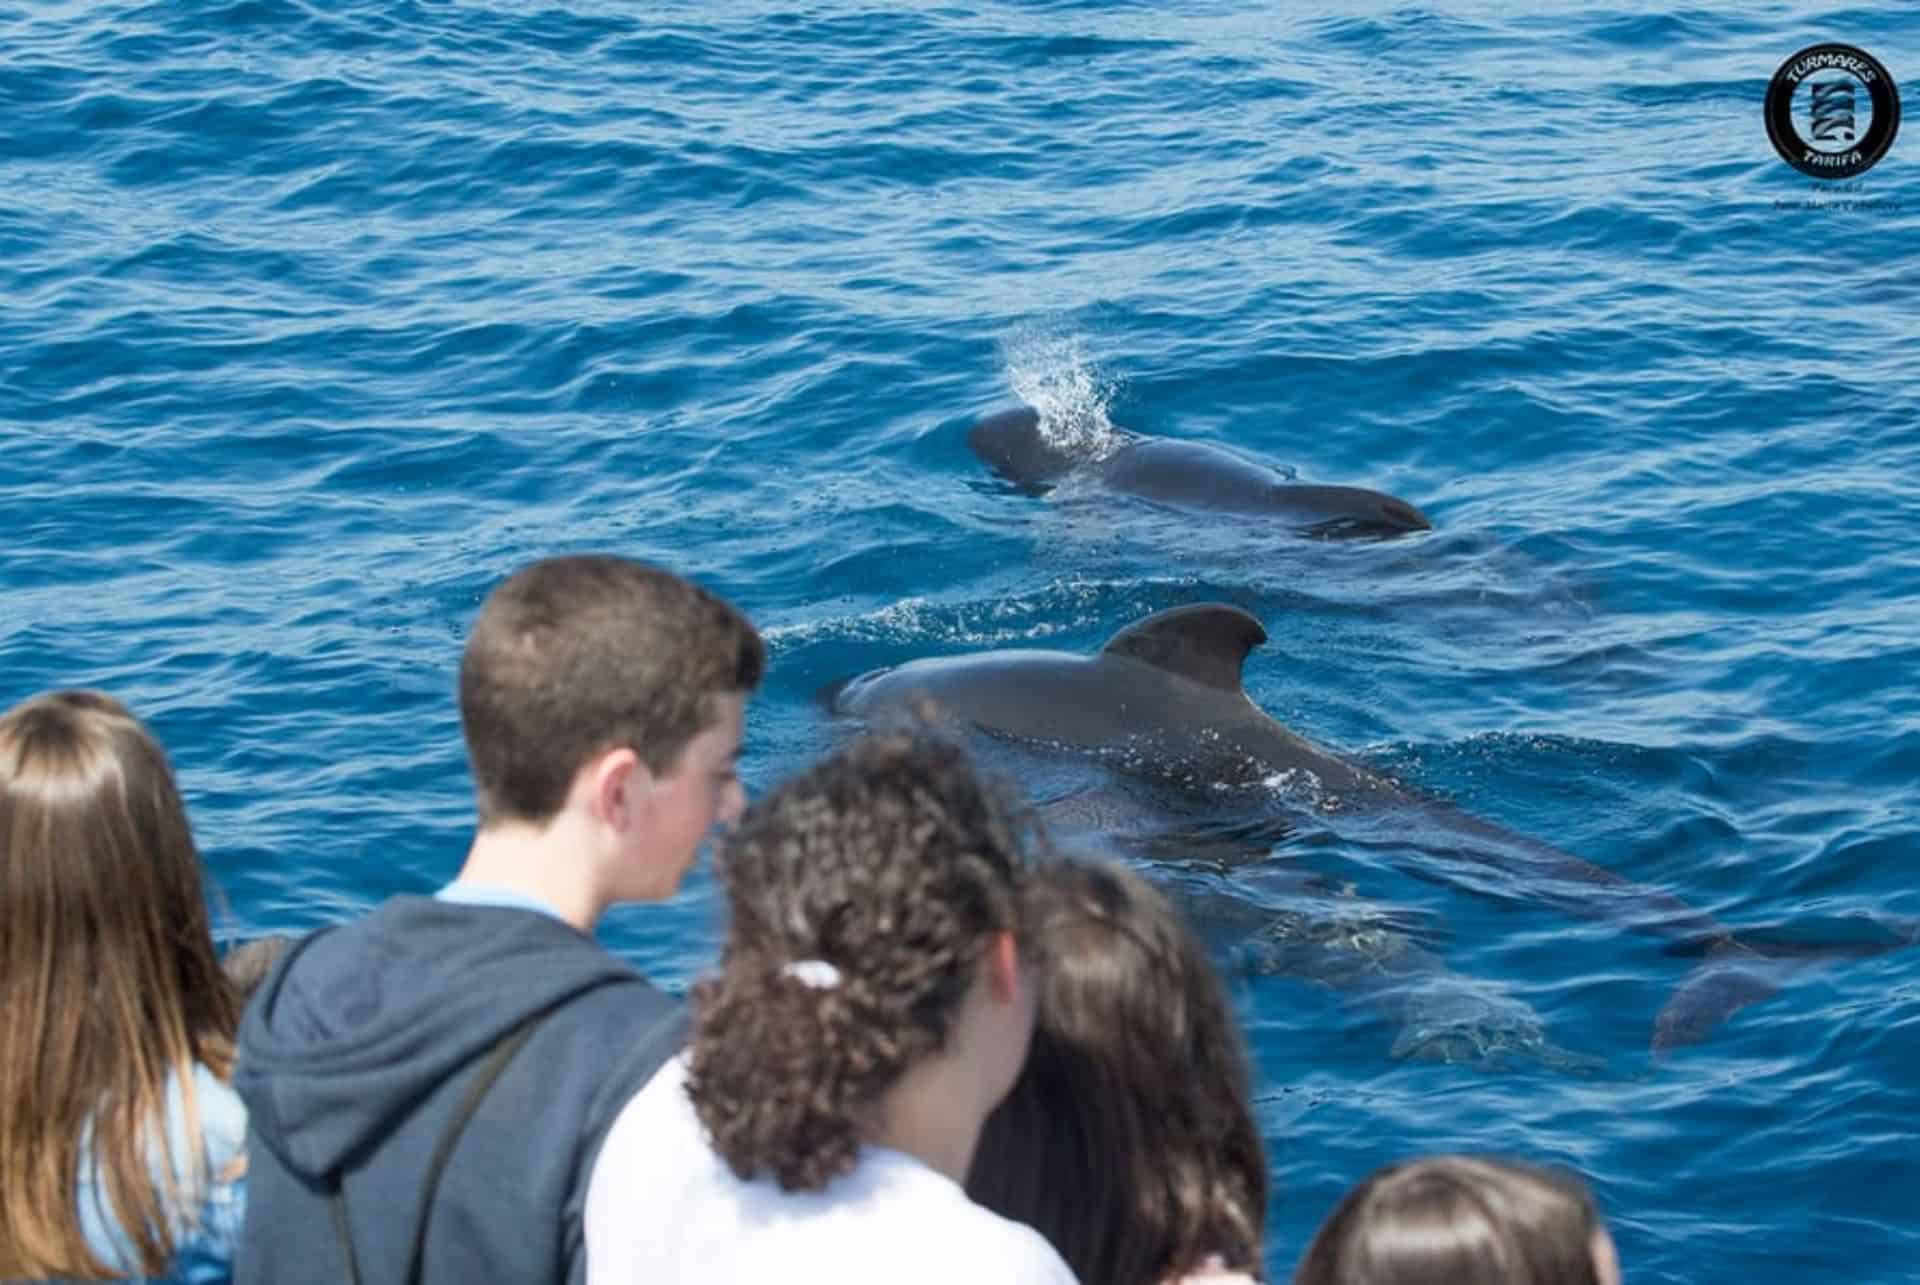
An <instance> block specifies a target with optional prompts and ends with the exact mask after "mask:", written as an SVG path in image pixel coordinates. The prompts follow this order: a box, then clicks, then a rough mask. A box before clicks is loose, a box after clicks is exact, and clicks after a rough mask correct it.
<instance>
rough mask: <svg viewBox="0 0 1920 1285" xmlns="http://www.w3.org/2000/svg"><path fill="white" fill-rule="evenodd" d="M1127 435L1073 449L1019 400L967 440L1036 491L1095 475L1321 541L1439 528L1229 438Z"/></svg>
mask: <svg viewBox="0 0 1920 1285" xmlns="http://www.w3.org/2000/svg"><path fill="white" fill-rule="evenodd" d="M1117 438H1118V442H1119V445H1118V448H1117V449H1114V450H1112V451H1109V452H1108V453H1106V454H1103V455H1099V456H1097V457H1094V456H1090V455H1087V454H1085V453H1083V452H1076V451H1073V450H1069V449H1068V448H1067V447H1065V446H1063V445H1061V444H1059V443H1057V442H1055V441H1054V440H1052V439H1051V438H1049V437H1048V436H1047V434H1046V433H1045V432H1044V431H1043V428H1042V425H1041V422H1040V414H1039V412H1038V411H1036V410H1034V409H1033V408H1032V407H1029V406H1019V407H1015V408H1013V409H1011V410H1005V411H1001V412H999V413H997V414H994V415H989V416H987V418H985V419H983V420H981V421H980V422H979V423H977V424H975V425H974V426H973V428H972V429H971V430H969V431H968V433H967V445H968V446H970V447H971V448H972V450H973V453H974V454H975V455H978V456H979V457H980V458H981V460H983V461H984V462H985V463H986V464H987V466H988V467H989V468H991V469H992V470H993V471H994V472H995V473H996V474H998V475H999V476H1000V477H1002V478H1004V479H1005V480H1007V481H1009V482H1012V483H1013V484H1015V485H1016V486H1020V487H1023V488H1025V489H1027V490H1031V491H1045V490H1047V489H1049V488H1051V487H1053V486H1055V485H1057V484H1059V483H1060V482H1063V481H1065V480H1066V479H1068V478H1069V477H1075V478H1086V479H1088V480H1090V481H1092V482H1095V483H1097V484H1098V485H1099V486H1101V487H1103V488H1104V489H1106V490H1108V491H1112V492H1115V493H1117V494H1123V495H1135V496H1139V497H1140V498H1141V499H1145V500H1152V501H1154V502H1156V503H1159V504H1166V505H1170V506H1173V507H1176V508H1194V509H1205V510H1209V511H1212V512H1221V513H1244V514H1249V515H1253V516H1259V517H1271V518H1275V519H1277V520H1279V521H1281V522H1284V523H1286V524H1287V525H1288V526H1290V527H1292V528H1293V529H1294V530H1296V531H1298V532H1300V533H1301V534H1302V535H1307V536H1312V537H1315V538H1318V539H1352V538H1375V539H1378V538H1381V537H1385V536H1394V535H1405V534H1407V533H1408V532H1412V531H1427V530H1431V529H1432V527H1433V523H1431V522H1429V521H1428V520H1427V516H1426V514H1424V513H1422V512H1420V510H1418V509H1416V508H1414V507H1413V506H1412V505H1411V504H1408V503H1407V502H1406V501H1405V500H1402V499H1398V498H1396V497H1395V496H1391V495H1386V494H1383V493H1382V492H1379V491H1370V490H1367V489H1366V488H1365V487H1358V486H1318V485H1312V484H1309V483H1305V482H1295V481H1293V480H1292V479H1291V478H1289V477H1288V476H1287V475H1286V474H1284V473H1281V472H1280V471H1279V470H1277V469H1274V468H1272V467H1270V466H1268V465H1265V464H1261V463H1258V462H1257V461H1254V460H1250V459H1248V458H1246V457H1245V456H1243V455H1240V454H1237V453H1236V452H1234V451H1230V450H1228V449H1227V448H1225V447H1222V446H1214V445H1212V444H1210V443H1207V442H1181V441H1173V440H1171V439H1168V438H1160V437H1145V436H1142V435H1141V434H1138V433H1128V432H1121V433H1119V434H1118V435H1117Z"/></svg>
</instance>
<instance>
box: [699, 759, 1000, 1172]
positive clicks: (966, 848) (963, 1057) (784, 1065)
mask: <svg viewBox="0 0 1920 1285" xmlns="http://www.w3.org/2000/svg"><path fill="white" fill-rule="evenodd" d="M716 865H717V869H718V871H719V875H720V879H721V881H722V883H723V884H724V885H725V888H726V892H727V901H728V906H729V908H730V910H731V912H732V922H731V925H730V928H729V932H728V938H727V945H726V950H725V954H724V956H723V959H722V962H721V969H720V972H719V975H718V976H716V977H713V978H711V979H709V980H706V981H703V982H701V983H700V984H699V985H698V986H696V987H695V989H694V993H693V1007H694V1028H693V1036H692V1040H691V1046H690V1069H689V1077H688V1079H689V1092H690V1096H691V1097H692V1099H693V1102H694V1105H695V1107H696V1109H697V1110H698V1112H699V1115H700V1118H701V1121H702V1122H703V1124H704V1125H705V1127H706V1130H707V1133H708V1136H709V1138H710V1140H711V1141H712V1144H713V1147H714V1150H715V1151H716V1152H718V1153H719V1155H720V1156H721V1157H722V1158H724V1159H725V1160H726V1162H727V1164H728V1165H729V1167H731V1168H732V1169H733V1171H734V1172H735V1173H736V1174H738V1175H739V1176H740V1177H742V1178H752V1177H756V1176H759V1175H761V1174H769V1173H770V1174H771V1175H772V1176H773V1177H774V1178H775V1179H776V1180H777V1181H778V1182H779V1183H780V1185H781V1186H782V1187H783V1188H785V1189H787V1190H790V1191H791V1190H817V1189H818V1188H820V1187H823V1186H825V1185H826V1183H827V1182H829V1181H830V1180H831V1179H833V1178H834V1177H836V1176H837V1175H839V1174H841V1173H844V1172H846V1171H847V1170H849V1169H850V1168H851V1167H852V1166H853V1164H854V1162H855V1159H856V1156H857V1152H858V1149H859V1146H860V1144H861V1143H862V1142H863V1141H869V1140H873V1138H874V1137H875V1135H876V1133H877V1131H878V1129H879V1127H880V1123H881V1121H880V1108H881V1105H882V1101H883V1099H884V1098H885V1096H886V1095H887V1094H888V1093H889V1091H890V1090H892V1089H893V1088H894V1086H896V1085H897V1084H899V1083H900V1081H901V1080H902V1077H904V1076H905V1075H906V1074H907V1073H908V1072H909V1071H911V1070H913V1069H915V1068H916V1067H917V1066H919V1065H920V1064H922V1063H925V1062H927V1061H928V1060H930V1059H933V1058H936V1057H948V1056H950V1057H952V1058H955V1059H958V1060H959V1063H958V1064H961V1065H963V1066H964V1073H963V1074H962V1075H961V1076H958V1077H956V1079H955V1083H956V1084H958V1085H960V1086H961V1089H960V1090H959V1092H960V1096H961V1098H962V1099H968V1100H956V1101H955V1102H954V1103H953V1104H952V1109H953V1110H954V1111H955V1112H956V1113H966V1112H971V1111H977V1114H978V1116H980V1117H984V1116H985V1114H986V1112H987V1111H988V1110H989V1109H990V1108H991V1106H992V1104H993V1103H994V1102H997V1101H998V1100H999V1099H1000V1097H1001V1096H1002V1095H1004V1094H1005V1092H1006V1089H1007V1086H1008V1085H1009V1084H1010V1083H1011V1082H1012V1080H1013V1078H1014V1076H1015V1075H1016V1074H1017V1073H1018V1070H1019V1066H1020V1060H1021V1058H1022V1056H1023V1055H1024V1053H1025V1048H1026V1040H1027V1036H1028V1033H1029V1032H1030V1030H1031V1027H1032V1012H1033V1003H1034V1001H1033V998H1032V994H1033V984H1032V983H1031V981H1030V980H1029V979H1028V977H1027V975H1026V969H1025V967H1024V965H1023V963H1022V961H1021V957H1020V955H1021V947H1022V946H1023V945H1024V944H1025V942H1026V940H1027V933H1026V931H1025V927H1024V923H1023V913H1024V912H1023V894H1024V887H1025V883H1026V880H1027V871H1026V869H1025V865H1024V858H1023V844H1022V835H1021V833H1020V828H1019V823H1018V821H1017V818H1016V815H1015V814H1013V813H1012V812H1010V811H1009V809H1008V807H1007V806H1006V804H1005V803H1004V802H1003V801H1002V799H1001V798H1000V796H999V795H998V793H997V792H996V791H995V790H993V789H992V788H990V787H989V786H988V785H987V784H986V783H985V782H983V781H982V779H981V778H980V777H979V776H978V775H977V774H976V772H975V770H974V768H973V766H972V764H971V763H970V762H969V760H968V758H967V756H966V754H965V753H964V752H963V751H962V750H961V749H960V748H959V747H957V746H955V745H953V744H951V743H949V742H947V741H945V740H943V739H941V738H939V737H936V736H933V735H931V734H929V733H927V732H925V731H923V730H908V731H903V732H897V733H886V734H873V735H869V736H866V737H862V738H861V739H859V740H857V741H854V742H853V743H851V744H850V745H848V746H847V747H845V748H844V749H842V750H840V751H839V752H837V753H835V754H833V755H831V756H830V757H828V758H826V759H825V760H823V761H821V762H820V763H818V764H816V765H815V766H814V767H812V768H811V769H809V770H807V771H806V772H803V773H801V774H800V775H799V776H797V777H794V778H793V779H791V780H789V781H787V782H785V783H784V784H782V785H781V786H779V787H778V788H777V789H775V790H774V791H773V792H772V793H771V794H769V795H768V796H767V797H766V798H765V799H763V800H761V801H760V802H757V803H755V804H754V805H753V806H752V807H751V808H749V809H748V810H747V813H746V815H745V817H744V818H743V819H742V821H741V822H740V824H739V826H738V828H737V829H736V830H735V831H734V832H733V833H732V834H731V835H730V836H729V837H728V839H727V840H726V842H725V843H724V845H723V846H722V850H721V852H720V854H719V856H718V858H717V862H716Z"/></svg>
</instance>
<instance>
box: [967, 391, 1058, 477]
mask: <svg viewBox="0 0 1920 1285" xmlns="http://www.w3.org/2000/svg"><path fill="white" fill-rule="evenodd" d="M967 445H968V447H970V448H971V449H972V451H973V453H974V454H975V455H977V456H979V457H980V459H981V461H982V462H983V463H984V464H986V466H987V467H988V468H990V469H992V470H993V471H994V472H995V473H996V474H998V475H999V476H1000V477H1001V478H1003V479H1005V480H1006V481H1009V482H1012V483H1013V484H1014V485H1015V486H1021V487H1027V488H1031V489H1034V490H1042V491H1044V490H1046V489H1047V488H1048V487H1050V486H1052V485H1053V483H1055V482H1057V481H1059V480H1060V479H1061V478H1062V477H1064V476H1065V475H1066V474H1067V473H1068V471H1070V470H1071V469H1072V468H1073V467H1074V465H1075V464H1077V463H1079V461H1078V460H1077V459H1076V458H1075V457H1074V456H1073V455H1072V454H1070V453H1069V452H1068V451H1066V450H1065V449H1063V448H1062V447H1060V446H1058V445H1055V444H1054V443H1053V442H1051V441H1049V440H1048V439H1047V435H1046V434H1045V433H1044V432H1042V431H1041V429H1040V412H1038V411H1036V410H1034V409H1033V407H1031V406H1016V407H1014V408H1013V409H1011V410H1003V411H999V412H997V413H995V414H992V415H989V416H987V417H986V418H985V419H983V420H981V421H980V422H979V423H978V424H975V425H974V426H973V427H972V428H971V429H970V430H968V432H967Z"/></svg>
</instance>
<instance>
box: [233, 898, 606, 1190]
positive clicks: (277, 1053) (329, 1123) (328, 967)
mask: <svg viewBox="0 0 1920 1285" xmlns="http://www.w3.org/2000/svg"><path fill="white" fill-rule="evenodd" d="M476 915H483V916H489V917H492V918H493V919H495V920H497V926H495V927H492V928H491V929H490V930H489V931H487V932H484V933H476V932H475V931H474V916H476ZM583 940H584V938H583V936H582V934H580V933H579V932H577V931H576V930H575V929H573V928H572V927H571V926H569V925H567V924H564V923H562V922H560V921H559V920H556V919H553V918H550V917H549V916H547V915H543V914H538V913H535V912H532V911H526V910H515V909H503V908H493V907H482V906H464V905H450V904H447V903H444V902H439V901H435V900H433V899H432V898H428V897H397V898H395V899H393V900H392V901H389V902H388V903H387V904H386V905H384V906H382V907H381V908H380V909H379V910H377V911H375V912H374V913H373V914H372V915H370V916H368V917H367V918H366V919H364V920H361V921H359V922H358V923H355V924H352V925H348V926H344V927H339V928H330V929H324V930H322V931H320V932H317V933H314V934H313V935H312V936H310V937H308V938H307V939H305V940H304V941H302V942H300V943H299V944H298V945H296V946H295V947H294V948H293V949H291V950H289V951H288V952H287V955H286V958H284V959H283V960H281V961H280V963H279V965H278V966H277V967H275V969H274V970H273V972H272V973H271V974H269V975H268V977H267V980H266V981H265V982H264V983H263V984H262V985H261V988H260V992H259V994H258V995H256V996H255V997H254V1000H253V1002H252V1003H250V1004H249V1005H248V1006H247V1011H246V1015H245V1017H243V1018H242V1019H241V1023H240V1039H239V1058H238V1065H237V1067H236V1070H235V1073H234V1088H235V1089H236V1090H237V1091H238V1092H239V1094H240V1096H241V1097H242V1098H243V1099H244V1100H245V1101H246V1104H247V1110H248V1112H249V1122H250V1124H251V1126H252V1128H253V1129H254V1131H255V1133H256V1134H257V1136H258V1137H259V1139H260V1141H261V1142H263V1143H264V1144H265V1145H266V1146H267V1147H269V1148H271V1149H272V1151H273V1152H274V1154H275V1155H277V1156H278V1157H279V1158H280V1160H281V1162H282V1163H283V1164H285V1165H286V1166H287V1168H288V1169H290V1170H292V1171H293V1172H294V1173H296V1174H298V1175H300V1176H301V1177H302V1178H304V1179H307V1180H309V1181H314V1180H319V1179H322V1178H324V1177H325V1176H326V1175H327V1174H329V1173H331V1172H333V1171H334V1170H336V1169H340V1168H345V1167H349V1161H350V1160H351V1159H352V1158H353V1157H354V1156H355V1153H356V1152H359V1151H361V1150H362V1149H363V1148H366V1147H367V1146H368V1145H369V1144H371V1143H374V1142H376V1141H377V1140H379V1139H381V1138H383V1137H385V1136H386V1135H387V1134H388V1133H389V1132H391V1131H392V1130H393V1129H394V1128H395V1127H396V1125H397V1124H398V1123H399V1122H400V1121H401V1120H402V1119H404V1118H405V1117H406V1116H407V1115H408V1114H410V1113H411V1112H412V1111H414V1110H415V1109H416V1108H417V1107H418V1106H419V1105H420V1104H421V1103H422V1102H423V1101H425V1099H426V1098H427V1097H428V1096H430V1095H431V1094H432V1093H433V1092H434V1091H435V1090H436V1089H437V1088H438V1087H439V1086H440V1085H441V1084H443V1083H444V1082H445V1081H446V1080H447V1078H448V1077H449V1076H451V1075H454V1074H457V1073H458V1072H459V1071H460V1069H461V1068H463V1067H465V1066H466V1065H467V1064H468V1063H470V1062H472V1061H474V1060H475V1059H477V1058H481V1057H484V1056H486V1054H487V1051H488V1050H489V1049H490V1048H492V1047H493V1045H494V1043H495V1042H496V1041H497V1040H498V1039H499V1038H500V1037H501V1036H502V1035H503V1034H505V1033H506V1032H507V1031H509V1030H511V1029H512V1028H513V1027H514V1026H515V1025H516V1024H518V1023H519V1022H520V1021H521V1020H522V1019H523V1018H525V1017H527V1016H529V1015H531V1014H533V1013H535V1012H539V1011H541V1010H543V1009H547V1008H550V1007H552V1006H554V1005H556V1004H558V1003H560V1002H562V1001H564V1000H567V999H570V998H572V997H573V996H575V995H578V994H581V993H582V992H585V991H588V990H593V989H595V988H597V987H599V986H604V985H608V984H611V983H616V982H637V981H639V980H640V976H639V974H638V973H637V972H635V971H634V970H633V969H632V968H630V967H628V966H627V965H626V964H624V963H622V962H620V961H619V960H618V959H616V958H614V957H613V956H611V955H608V954H607V953H606V952H604V951H602V950H599V949H593V950H582V949H581V944H582V942H583Z"/></svg>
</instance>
